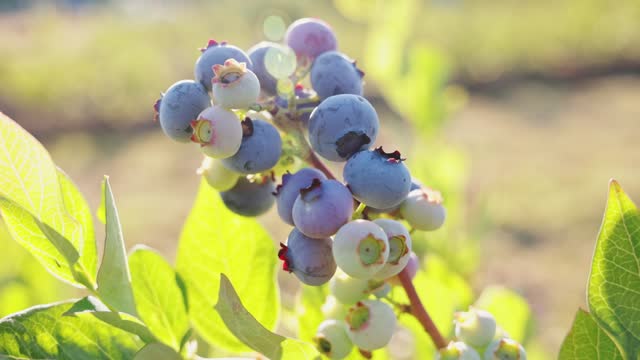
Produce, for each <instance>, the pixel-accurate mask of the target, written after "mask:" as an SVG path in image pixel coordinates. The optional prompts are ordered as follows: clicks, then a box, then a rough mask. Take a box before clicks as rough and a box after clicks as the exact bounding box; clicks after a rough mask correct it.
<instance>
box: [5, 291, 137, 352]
mask: <svg viewBox="0 0 640 360" xmlns="http://www.w3.org/2000/svg"><path fill="white" fill-rule="evenodd" d="M72 306H73V304H72V303H58V304H50V305H40V306H36V307H33V308H30V309H27V310H25V311H23V312H20V313H17V314H14V315H10V316H7V317H5V318H3V319H1V320H0V357H2V355H4V356H6V357H8V358H9V359H70V360H84V359H111V360H118V359H131V358H132V357H133V355H134V354H135V353H136V351H138V349H139V348H140V347H142V341H141V340H140V339H139V338H138V337H137V336H135V335H132V334H130V333H128V332H125V331H122V330H120V329H117V328H115V327H112V326H109V325H107V324H105V323H104V322H101V321H100V320H97V319H94V318H91V317H83V318H80V317H77V316H73V315H71V316H65V315H63V314H64V313H65V312H67V311H68V310H69V309H70V308H71V307H72Z"/></svg>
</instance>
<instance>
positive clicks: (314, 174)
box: [276, 168, 327, 225]
mask: <svg viewBox="0 0 640 360" xmlns="http://www.w3.org/2000/svg"><path fill="white" fill-rule="evenodd" d="M314 179H318V180H326V179H327V177H326V176H325V175H324V174H323V173H322V172H321V171H320V170H317V169H314V168H304V169H301V170H299V171H298V172H296V173H295V174H291V173H286V174H284V175H282V184H280V185H278V186H277V187H276V204H277V206H278V215H280V218H281V219H282V221H284V222H286V223H287V224H289V225H294V223H293V214H292V211H293V204H294V203H295V202H296V199H297V198H298V196H299V195H300V190H302V189H304V188H307V187H309V186H311V183H312V182H313V180H314Z"/></svg>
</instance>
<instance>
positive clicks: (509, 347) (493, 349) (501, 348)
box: [484, 338, 527, 360]
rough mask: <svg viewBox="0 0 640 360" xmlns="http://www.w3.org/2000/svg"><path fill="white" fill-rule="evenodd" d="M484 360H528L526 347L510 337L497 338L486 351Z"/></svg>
mask: <svg viewBox="0 0 640 360" xmlns="http://www.w3.org/2000/svg"><path fill="white" fill-rule="evenodd" d="M484 360H527V353H526V352H525V351H524V347H522V345H520V343H518V342H517V341H515V340H513V339H509V338H501V339H496V340H494V341H493V342H491V344H490V345H489V346H487V350H485V352H484Z"/></svg>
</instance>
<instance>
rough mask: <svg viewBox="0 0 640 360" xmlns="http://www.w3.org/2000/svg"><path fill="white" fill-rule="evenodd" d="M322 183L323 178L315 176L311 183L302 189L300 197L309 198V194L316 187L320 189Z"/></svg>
mask: <svg viewBox="0 0 640 360" xmlns="http://www.w3.org/2000/svg"><path fill="white" fill-rule="evenodd" d="M321 185H322V180H320V179H318V178H314V179H313V180H312V181H311V185H309V186H307V187H305V188H302V189H300V197H301V198H302V200H307V199H306V196H307V194H309V193H311V192H312V191H313V190H315V189H319V188H320V186H321Z"/></svg>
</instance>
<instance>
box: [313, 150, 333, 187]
mask: <svg viewBox="0 0 640 360" xmlns="http://www.w3.org/2000/svg"><path fill="white" fill-rule="evenodd" d="M307 161H308V162H309V163H311V165H313V167H315V168H316V169H318V170H320V171H322V172H323V173H324V174H325V175H326V176H327V178H328V179H334V180H335V178H336V177H335V176H333V173H332V172H331V170H329V168H328V167H326V165H325V164H323V163H322V161H321V160H320V159H319V158H318V155H316V153H315V152H314V151H313V150H311V149H309V155H308V156H307Z"/></svg>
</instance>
